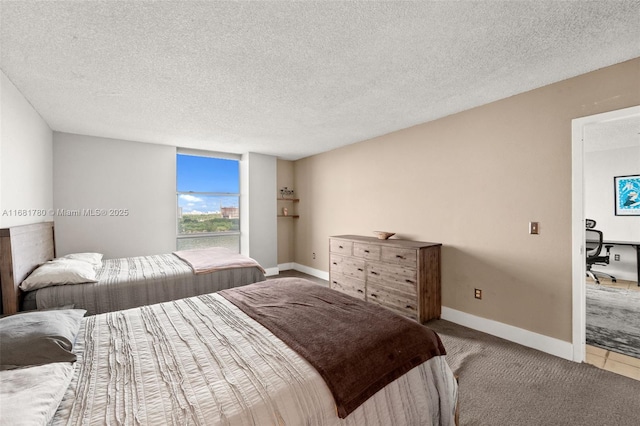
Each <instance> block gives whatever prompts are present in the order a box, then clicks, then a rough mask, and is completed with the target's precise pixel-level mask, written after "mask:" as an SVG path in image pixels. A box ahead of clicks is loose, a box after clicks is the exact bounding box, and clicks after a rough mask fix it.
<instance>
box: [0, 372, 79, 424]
mask: <svg viewBox="0 0 640 426" xmlns="http://www.w3.org/2000/svg"><path fill="white" fill-rule="evenodd" d="M74 366H75V364H72V363H70V362H56V363H53V364H45V365H38V366H35V367H28V368H18V369H15V370H3V371H0V424H2V425H11V426H22V425H24V426H33V425H46V424H47V423H49V421H50V419H51V417H53V414H54V413H55V411H56V409H57V407H58V404H60V401H61V400H62V397H63V396H64V394H65V390H66V389H67V387H68V386H69V382H70V381H71V378H72V376H73V370H74Z"/></svg>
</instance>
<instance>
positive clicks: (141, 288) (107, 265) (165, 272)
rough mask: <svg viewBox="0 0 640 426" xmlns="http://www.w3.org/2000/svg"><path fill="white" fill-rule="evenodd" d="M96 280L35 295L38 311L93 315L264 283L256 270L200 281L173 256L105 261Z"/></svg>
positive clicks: (205, 277)
mask: <svg viewBox="0 0 640 426" xmlns="http://www.w3.org/2000/svg"><path fill="white" fill-rule="evenodd" d="M97 279H98V282H97V283H87V284H74V285H60V286H52V287H46V288H43V289H40V290H37V291H36V295H35V296H36V304H37V308H38V309H47V308H53V307H57V306H65V305H74V307H76V308H82V309H86V310H87V315H95V314H99V313H104V312H113V311H117V310H122V309H129V308H135V307H138V306H143V305H150V304H153V303H161V302H167V301H170V300H177V299H182V298H185V297H191V296H197V295H200V294H206V293H212V292H216V291H220V290H224V289H227V288H233V287H239V286H242V285H246V284H251V283H254V282H258V281H263V280H264V279H265V276H264V273H263V272H262V269H261V268H258V267H246V268H234V269H224V270H220V271H216V272H212V273H210V274H198V275H196V274H194V273H193V270H192V269H191V266H189V265H188V264H187V263H185V262H184V261H183V260H181V259H179V258H178V257H177V256H175V255H173V254H170V253H169V254H161V255H152V256H139V257H127V258H121V259H108V260H105V261H103V262H102V267H101V268H100V269H98V271H97Z"/></svg>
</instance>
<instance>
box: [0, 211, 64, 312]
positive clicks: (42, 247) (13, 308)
mask: <svg viewBox="0 0 640 426" xmlns="http://www.w3.org/2000/svg"><path fill="white" fill-rule="evenodd" d="M54 257H55V243H54V230H53V222H41V223H34V224H31V225H21V226H13V227H11V228H3V229H0V288H1V289H2V313H3V314H5V315H7V314H15V313H16V312H18V311H19V310H20V302H21V298H22V294H21V291H20V289H19V288H18V286H19V285H20V283H21V282H22V281H23V280H24V279H25V278H26V277H27V275H29V274H30V273H31V272H32V271H33V270H34V269H35V268H36V267H37V266H38V265H40V264H42V263H44V262H46V261H47V260H51V259H53V258H54Z"/></svg>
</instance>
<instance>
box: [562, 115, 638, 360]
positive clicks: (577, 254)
mask: <svg viewBox="0 0 640 426" xmlns="http://www.w3.org/2000/svg"><path fill="white" fill-rule="evenodd" d="M634 115H640V105H638V106H633V107H629V108H623V109H619V110H615V111H609V112H604V113H601V114H594V115H589V116H586V117H580V118H576V119H573V120H571V163H572V164H571V166H572V167H571V190H572V203H571V252H572V255H571V259H572V286H573V292H572V305H573V309H572V330H573V333H572V334H573V340H572V341H573V360H574V361H576V362H583V361H584V360H585V350H586V344H585V342H586V329H587V322H586V305H587V299H586V284H585V283H586V280H585V261H584V244H585V241H584V240H585V238H584V147H585V141H584V128H585V126H587V125H589V124H596V123H602V122H605V121H611V120H618V119H621V118H626V117H630V116H634Z"/></svg>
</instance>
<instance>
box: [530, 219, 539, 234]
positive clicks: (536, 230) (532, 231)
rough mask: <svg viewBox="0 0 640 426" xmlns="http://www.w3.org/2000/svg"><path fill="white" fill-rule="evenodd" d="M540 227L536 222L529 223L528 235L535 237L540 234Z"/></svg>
mask: <svg viewBox="0 0 640 426" xmlns="http://www.w3.org/2000/svg"><path fill="white" fill-rule="evenodd" d="M539 231H540V225H539V224H538V222H529V234H532V235H534V234H535V235H537V234H539V233H540V232H539Z"/></svg>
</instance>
